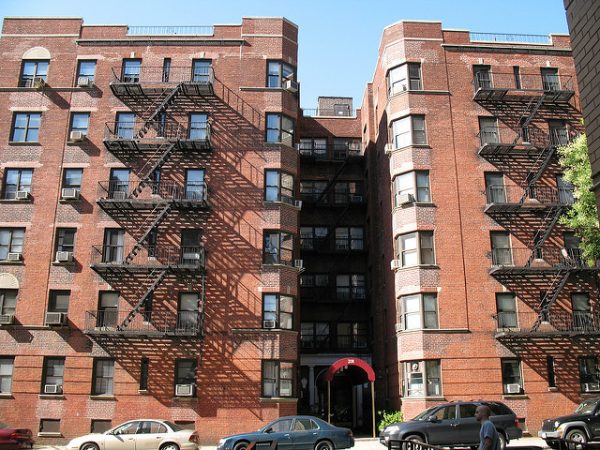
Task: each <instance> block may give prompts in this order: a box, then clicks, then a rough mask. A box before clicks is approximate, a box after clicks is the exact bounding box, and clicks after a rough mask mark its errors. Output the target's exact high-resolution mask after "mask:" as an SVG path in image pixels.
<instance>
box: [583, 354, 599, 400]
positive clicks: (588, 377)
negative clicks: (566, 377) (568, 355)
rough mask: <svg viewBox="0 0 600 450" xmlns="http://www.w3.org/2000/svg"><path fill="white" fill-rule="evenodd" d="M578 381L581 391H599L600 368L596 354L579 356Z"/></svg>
mask: <svg viewBox="0 0 600 450" xmlns="http://www.w3.org/2000/svg"><path fill="white" fill-rule="evenodd" d="M579 381H580V383H581V392H598V391H600V370H599V369H598V357H597V356H582V357H580V358H579Z"/></svg>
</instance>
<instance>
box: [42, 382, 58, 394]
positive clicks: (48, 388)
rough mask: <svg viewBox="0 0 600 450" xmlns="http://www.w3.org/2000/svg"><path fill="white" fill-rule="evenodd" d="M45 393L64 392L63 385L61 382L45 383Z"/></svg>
mask: <svg viewBox="0 0 600 450" xmlns="http://www.w3.org/2000/svg"><path fill="white" fill-rule="evenodd" d="M44 394H62V386H61V385H59V384H45V385H44Z"/></svg>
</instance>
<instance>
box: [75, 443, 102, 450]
mask: <svg viewBox="0 0 600 450" xmlns="http://www.w3.org/2000/svg"><path fill="white" fill-rule="evenodd" d="M79 450H100V449H99V448H98V446H97V445H96V444H94V443H93V442H86V443H85V444H83V445H82V446H81V447H79Z"/></svg>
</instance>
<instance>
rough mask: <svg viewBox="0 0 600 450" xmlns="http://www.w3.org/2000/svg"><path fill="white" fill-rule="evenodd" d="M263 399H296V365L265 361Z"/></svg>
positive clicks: (263, 368) (263, 367) (263, 366)
mask: <svg viewBox="0 0 600 450" xmlns="http://www.w3.org/2000/svg"><path fill="white" fill-rule="evenodd" d="M262 395H263V397H294V363H292V362H285V361H263V363H262Z"/></svg>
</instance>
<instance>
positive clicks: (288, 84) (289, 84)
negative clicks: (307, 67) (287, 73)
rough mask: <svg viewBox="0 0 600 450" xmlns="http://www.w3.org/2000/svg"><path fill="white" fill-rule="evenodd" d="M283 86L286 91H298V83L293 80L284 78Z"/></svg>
mask: <svg viewBox="0 0 600 450" xmlns="http://www.w3.org/2000/svg"><path fill="white" fill-rule="evenodd" d="M283 88H284V89H285V90H286V91H290V92H293V93H294V94H295V93H296V92H298V83H297V82H296V81H294V80H284V81H283Z"/></svg>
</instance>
